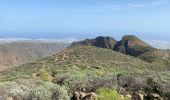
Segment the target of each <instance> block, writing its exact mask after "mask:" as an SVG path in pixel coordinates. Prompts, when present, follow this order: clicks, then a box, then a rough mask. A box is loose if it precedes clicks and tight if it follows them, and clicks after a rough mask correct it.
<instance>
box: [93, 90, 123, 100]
mask: <svg viewBox="0 0 170 100" xmlns="http://www.w3.org/2000/svg"><path fill="white" fill-rule="evenodd" d="M96 93H97V94H98V98H99V100H120V95H119V94H118V93H117V91H115V90H112V89H106V88H99V89H98V90H97V91H96Z"/></svg>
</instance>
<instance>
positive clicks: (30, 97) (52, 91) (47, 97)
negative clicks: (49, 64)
mask: <svg viewBox="0 0 170 100" xmlns="http://www.w3.org/2000/svg"><path fill="white" fill-rule="evenodd" d="M9 97H10V98H13V99H14V100H70V98H69V96H68V93H67V91H66V89H65V87H62V86H58V85H56V84H53V83H51V82H44V81H35V80H32V82H30V81H26V80H22V82H5V83H3V84H0V99H2V100H6V98H9Z"/></svg>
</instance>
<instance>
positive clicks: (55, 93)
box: [30, 82, 69, 100]
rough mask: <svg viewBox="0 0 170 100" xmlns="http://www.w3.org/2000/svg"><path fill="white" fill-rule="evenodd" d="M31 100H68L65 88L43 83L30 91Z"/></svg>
mask: <svg viewBox="0 0 170 100" xmlns="http://www.w3.org/2000/svg"><path fill="white" fill-rule="evenodd" d="M30 97H31V99H32V100H69V96H68V93H67V91H66V89H65V87H61V86H58V85H55V84H53V83H51V82H44V83H42V84H41V85H39V86H38V87H36V88H33V89H32V90H31V91H30Z"/></svg>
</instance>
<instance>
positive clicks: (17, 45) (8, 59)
mask: <svg viewBox="0 0 170 100" xmlns="http://www.w3.org/2000/svg"><path fill="white" fill-rule="evenodd" d="M68 45H69V44H68V43H63V42H51V43H50V42H49V43H48V42H36V41H35V42H24V41H22V42H12V43H2V44H0V71H2V70H5V69H7V68H9V67H10V68H11V67H13V66H18V65H21V64H23V63H27V62H31V61H34V60H37V59H42V58H44V57H47V56H50V55H53V54H55V53H58V52H60V51H61V50H63V49H65V48H66V47H67V46H68Z"/></svg>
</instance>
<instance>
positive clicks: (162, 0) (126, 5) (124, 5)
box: [76, 0, 168, 12]
mask: <svg viewBox="0 0 170 100" xmlns="http://www.w3.org/2000/svg"><path fill="white" fill-rule="evenodd" d="M167 3H168V2H167V0H154V1H149V0H148V1H146V2H140V3H133V2H121V3H112V4H111V3H108V4H103V5H90V6H89V5H86V6H82V8H81V9H76V10H78V11H91V12H93V11H105V10H121V9H130V8H134V9H135V8H142V7H154V6H162V5H165V4H167Z"/></svg>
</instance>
